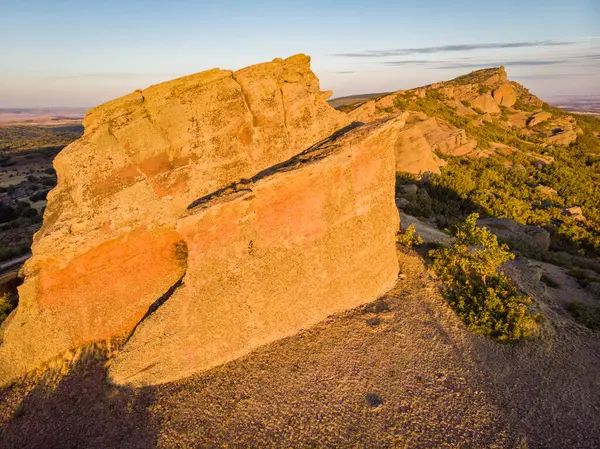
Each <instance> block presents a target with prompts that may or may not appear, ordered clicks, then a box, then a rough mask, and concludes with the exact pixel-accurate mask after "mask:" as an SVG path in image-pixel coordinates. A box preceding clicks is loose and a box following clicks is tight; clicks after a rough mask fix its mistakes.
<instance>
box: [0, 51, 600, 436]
mask: <svg viewBox="0 0 600 449" xmlns="http://www.w3.org/2000/svg"><path fill="white" fill-rule="evenodd" d="M328 96H329V93H327V92H321V91H320V89H319V81H318V79H317V78H316V76H315V75H314V74H313V73H312V71H311V70H310V59H309V58H308V57H307V56H305V55H296V56H293V57H291V58H288V59H285V60H282V59H276V60H273V61H272V62H268V63H263V64H258V65H255V66H251V67H247V68H245V69H241V70H239V71H236V72H233V71H228V70H221V69H213V70H209V71H206V72H202V73H199V74H194V75H190V76H187V77H183V78H179V79H176V80H172V81H169V82H166V83H162V84H159V85H156V86H151V87H149V88H147V89H144V90H138V91H135V92H132V93H131V94H129V95H127V96H124V97H122V98H119V99H116V100H113V101H111V102H109V103H106V104H104V105H100V106H98V107H96V108H93V109H92V110H90V111H89V112H88V113H87V115H86V118H85V120H84V126H85V132H84V134H83V136H82V137H81V138H80V139H78V140H77V141H75V142H74V143H72V144H71V145H69V146H68V147H67V148H66V149H64V150H62V151H61V152H60V153H59V154H58V156H57V157H56V159H55V160H54V166H55V168H56V172H57V179H58V185H57V187H56V188H54V189H53V190H52V191H51V192H50V194H49V195H48V207H47V208H46V210H45V212H44V219H43V226H42V228H41V230H40V231H39V232H38V233H37V234H36V235H35V238H34V240H33V248H32V249H33V257H31V258H30V259H29V260H28V261H27V262H26V264H25V266H24V269H23V270H22V273H23V275H24V283H23V285H22V286H21V287H20V288H19V291H18V300H19V304H18V306H17V307H16V309H15V310H12V312H11V309H12V308H13V307H12V305H11V306H10V307H9V306H6V304H4V305H2V304H1V303H0V306H2V307H3V309H0V313H1V312H3V313H8V312H10V315H9V316H8V318H7V319H6V320H5V321H4V323H3V324H2V327H1V328H0V382H1V383H2V387H0V396H1V397H2V402H1V404H0V427H1V429H2V430H1V431H0V437H1V438H0V447H7V448H8V447H16V446H19V447H44V448H54V447H56V448H58V447H61V448H62V447H126V448H129V447H155V446H156V447H213V446H223V447H248V446H260V447H288V446H289V447H356V446H359V447H456V446H468V447H556V448H559V447H582V448H587V447H589V448H592V447H598V445H600V430H599V429H598V426H597V423H598V418H599V411H598V403H600V378H599V377H598V376H597V373H598V372H599V370H600V334H599V333H598V332H599V331H600V121H598V120H596V119H595V118H593V117H587V116H579V115H573V114H568V113H566V112H565V111H563V110H561V109H558V108H554V107H551V106H549V105H548V104H545V103H544V102H542V101H541V100H539V99H538V98H536V97H535V96H534V95H532V94H531V93H530V92H529V91H528V90H527V89H526V88H525V87H524V86H521V85H519V84H518V83H515V82H512V81H510V80H509V79H508V76H507V74H506V71H505V70H504V68H502V67H500V68H494V69H484V70H479V71H475V72H472V73H470V74H466V75H464V76H461V77H458V78H456V79H454V80H450V81H446V82H440V83H435V84H432V85H429V86H424V87H418V88H415V89H411V90H402V91H397V92H393V93H387V94H377V95H375V96H371V95H369V96H356V97H355V98H350V99H349V98H346V99H343V100H344V102H343V104H339V105H338V108H337V110H336V109H334V108H332V107H331V102H330V105H328V104H327V102H326V98H328ZM354 100H356V101H354ZM334 101H335V100H334ZM42 138H45V137H43V136H42ZM8 151H10V149H8ZM18 154H20V153H18ZM10 157H13V156H12V155H11V156H10ZM54 179H55V178H54V177H53V180H54ZM22 187H23V186H22ZM11 190H12V191H19V190H18V189H17V187H14V188H12V189H11ZM10 198H11V201H12V199H14V198H12V197H10ZM15 198H16V196H15ZM398 217H399V218H400V220H398ZM13 218H14V217H13ZM19 219H20V218H14V219H13V220H9V221H7V223H8V225H7V229H8V228H11V229H12V225H11V223H13V222H14V223H17V224H18V223H20V222H18V220H19ZM398 221H400V223H399V222H398ZM399 225H400V226H399ZM409 225H411V226H409ZM503 244H506V246H505V245H503ZM15 299H16V295H13V298H12V300H13V302H16V301H15ZM33 429H35V431H33Z"/></svg>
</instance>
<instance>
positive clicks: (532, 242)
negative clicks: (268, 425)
mask: <svg viewBox="0 0 600 449" xmlns="http://www.w3.org/2000/svg"><path fill="white" fill-rule="evenodd" d="M477 224H478V225H479V226H484V227H486V228H487V229H488V230H489V231H490V232H492V233H494V234H495V235H496V236H498V237H499V238H501V239H502V240H505V241H507V242H508V243H509V245H514V246H515V247H516V248H517V249H519V248H523V247H525V248H526V249H532V250H535V251H548V249H549V248H550V234H549V233H548V231H546V230H545V229H543V228H541V227H539V226H534V225H522V224H520V223H517V222H516V221H514V220H511V219H510V218H482V219H479V220H477Z"/></svg>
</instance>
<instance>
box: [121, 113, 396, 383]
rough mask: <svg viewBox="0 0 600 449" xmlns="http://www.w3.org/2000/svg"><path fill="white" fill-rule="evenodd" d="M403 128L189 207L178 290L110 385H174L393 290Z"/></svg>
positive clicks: (357, 133) (371, 134)
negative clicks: (184, 258)
mask: <svg viewBox="0 0 600 449" xmlns="http://www.w3.org/2000/svg"><path fill="white" fill-rule="evenodd" d="M403 125H404V121H403V119H402V118H401V117H398V118H395V119H390V120H388V121H385V122H380V123H374V124H370V125H364V126H361V127H359V128H356V129H354V130H352V131H350V132H348V133H346V134H344V135H342V136H341V137H336V138H332V139H330V140H328V141H326V142H325V143H323V144H321V145H317V146H316V147H314V148H312V149H311V150H309V151H307V152H305V153H302V154H301V155H299V156H297V157H295V158H293V159H292V160H290V161H289V162H287V163H285V164H282V165H281V166H279V167H273V169H270V170H267V171H266V172H265V173H262V174H259V175H257V176H256V177H254V178H253V179H251V180H249V181H248V182H246V183H240V184H236V185H235V186H232V187H231V188H228V189H225V190H223V191H221V192H217V193H216V194H214V195H211V196H209V197H206V198H203V199H200V200H199V201H197V202H195V203H194V204H193V207H192V208H191V209H190V210H189V211H188V212H187V213H186V214H185V216H184V217H183V218H182V219H181V220H179V222H178V225H177V231H178V232H179V233H180V234H181V235H182V236H183V238H184V240H185V242H186V243H187V247H188V248H189V256H188V265H187V272H186V274H185V277H184V278H183V282H182V285H181V286H180V287H179V288H177V289H176V290H175V291H174V293H173V294H172V296H171V297H170V298H169V299H168V300H167V301H166V302H165V303H164V304H163V305H162V306H161V307H160V308H159V309H158V310H157V311H156V312H155V313H154V314H152V315H150V316H149V317H148V318H147V319H146V320H144V321H143V322H142V323H141V324H140V325H139V326H138V327H137V328H136V330H135V332H134V333H133V336H132V337H131V339H130V340H129V341H128V342H127V344H126V345H125V347H124V349H123V351H122V352H121V353H120V354H119V355H118V357H117V359H116V360H115V362H114V364H113V365H112V366H111V368H110V376H111V378H112V380H113V381H114V382H116V383H120V384H123V383H124V384H131V385H135V386H140V385H145V384H156V383H162V382H167V381H171V380H175V379H178V378H181V377H184V376H187V375H189V374H192V373H194V372H198V371H202V370H205V369H208V368H211V367H213V366H216V365H219V364H222V363H224V362H227V361H230V360H233V359H235V358H237V357H240V356H242V355H244V354H246V353H248V352H250V351H251V350H252V349H254V348H256V347H258V346H260V345H262V344H266V343H269V342H272V341H274V340H277V339H279V338H283V337H286V336H289V335H292V334H294V333H295V332H297V331H299V330H300V329H302V328H306V327H308V326H311V325H313V324H315V323H317V322H318V321H320V320H323V319H325V318H326V317H327V316H328V315H330V314H332V313H335V312H339V311H341V310H344V309H347V308H351V307H355V306H357V305H359V304H362V303H366V302H369V301H372V300H374V299H376V298H378V297H379V296H381V295H382V294H383V293H385V292H386V291H387V290H389V289H390V288H391V287H392V286H393V285H394V282H395V280H396V277H397V274H398V265H397V260H396V246H395V234H396V232H397V230H398V227H399V217H398V211H397V209H396V207H395V203H394V184H395V172H396V168H395V160H394V144H395V142H396V140H397V138H398V130H399V128H401V127H402V126H403Z"/></svg>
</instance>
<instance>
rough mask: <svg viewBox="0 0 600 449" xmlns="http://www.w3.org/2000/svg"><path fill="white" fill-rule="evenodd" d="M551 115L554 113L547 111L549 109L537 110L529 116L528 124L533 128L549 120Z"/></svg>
mask: <svg viewBox="0 0 600 449" xmlns="http://www.w3.org/2000/svg"><path fill="white" fill-rule="evenodd" d="M551 117H552V114H551V113H550V112H547V111H540V112H536V113H535V114H533V115H531V116H530V117H529V120H527V126H528V127H529V128H533V127H534V126H535V125H539V124H540V123H543V122H545V121H546V120H549V119H550V118H551Z"/></svg>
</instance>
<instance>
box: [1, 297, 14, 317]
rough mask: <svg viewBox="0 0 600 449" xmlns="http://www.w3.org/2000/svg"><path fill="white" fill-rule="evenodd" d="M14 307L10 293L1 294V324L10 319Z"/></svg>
mask: <svg viewBox="0 0 600 449" xmlns="http://www.w3.org/2000/svg"><path fill="white" fill-rule="evenodd" d="M12 308H13V306H12V303H11V302H10V295H9V294H8V293H2V294H0V324H2V322H3V321H4V320H5V319H6V318H7V317H8V315H9V314H10V312H11V310H12Z"/></svg>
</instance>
